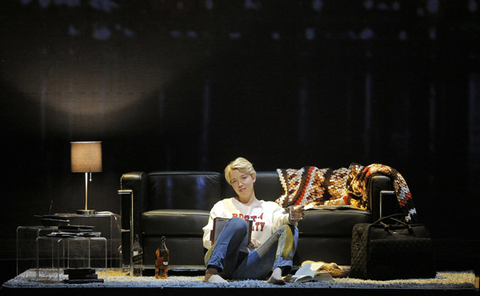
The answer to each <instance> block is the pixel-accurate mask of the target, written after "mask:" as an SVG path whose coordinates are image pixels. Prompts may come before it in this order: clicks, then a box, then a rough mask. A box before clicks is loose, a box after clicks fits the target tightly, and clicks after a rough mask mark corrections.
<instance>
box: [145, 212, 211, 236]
mask: <svg viewBox="0 0 480 296" xmlns="http://www.w3.org/2000/svg"><path fill="white" fill-rule="evenodd" d="M209 215H210V213H209V212H208V211H202V210H174V209H172V210H153V211H148V212H145V213H143V215H142V230H143V233H144V234H145V235H147V236H162V235H165V236H191V237H202V236H203V230H202V228H203V227H204V226H205V225H207V223H208V217H209Z"/></svg>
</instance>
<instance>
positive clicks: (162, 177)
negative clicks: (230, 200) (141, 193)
mask: <svg viewBox="0 0 480 296" xmlns="http://www.w3.org/2000/svg"><path fill="white" fill-rule="evenodd" d="M147 178H148V181H147V182H148V202H147V203H148V209H147V210H157V209H197V210H210V209H211V208H212V207H213V205H214V204H215V203H216V202H217V201H218V200H220V199H221V198H222V192H223V186H224V185H223V184H224V183H223V181H222V179H223V176H222V174H220V173H217V172H176V171H163V172H152V173H149V174H148V176H147Z"/></svg>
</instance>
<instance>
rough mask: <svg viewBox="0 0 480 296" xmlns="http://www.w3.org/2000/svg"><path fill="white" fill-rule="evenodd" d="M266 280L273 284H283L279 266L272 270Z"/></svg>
mask: <svg viewBox="0 0 480 296" xmlns="http://www.w3.org/2000/svg"><path fill="white" fill-rule="evenodd" d="M268 282H269V283H270V284H275V285H285V284H286V283H285V281H284V280H283V278H282V269H281V268H280V267H277V268H275V269H274V270H273V272H272V275H271V276H270V278H269V279H268Z"/></svg>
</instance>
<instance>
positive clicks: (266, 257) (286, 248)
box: [233, 225, 298, 279]
mask: <svg viewBox="0 0 480 296" xmlns="http://www.w3.org/2000/svg"><path fill="white" fill-rule="evenodd" d="M297 242H298V229H297V228H296V227H294V226H290V225H285V226H282V227H281V228H280V229H279V230H278V231H276V232H275V233H274V234H273V235H272V236H271V237H270V238H269V239H268V240H267V241H266V242H265V243H264V244H262V245H261V246H260V247H259V248H258V249H257V250H255V251H253V252H250V253H249V254H248V257H247V258H245V259H244V260H243V262H242V263H241V264H240V266H239V267H238V268H237V270H236V271H235V272H234V274H233V277H234V278H235V279H265V278H266V277H267V276H268V274H269V273H270V272H271V271H274V270H275V269H277V268H280V269H281V270H282V273H283V274H287V273H288V272H289V271H290V270H291V268H292V265H293V255H294V254H295V251H296V248H297ZM275 273H276V275H278V270H277V271H276V272H275ZM280 277H281V274H280Z"/></svg>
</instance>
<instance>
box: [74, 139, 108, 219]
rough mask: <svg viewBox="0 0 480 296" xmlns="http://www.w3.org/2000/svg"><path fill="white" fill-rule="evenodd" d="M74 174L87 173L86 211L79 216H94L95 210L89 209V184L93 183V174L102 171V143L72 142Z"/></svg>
mask: <svg viewBox="0 0 480 296" xmlns="http://www.w3.org/2000/svg"><path fill="white" fill-rule="evenodd" d="M71 144H72V173H85V209H84V210H78V211H77V214H82V215H93V214H95V210H89V209H88V182H89V181H90V182H91V181H92V173H98V172H101V171H102V142H99V141H95V142H71Z"/></svg>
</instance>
